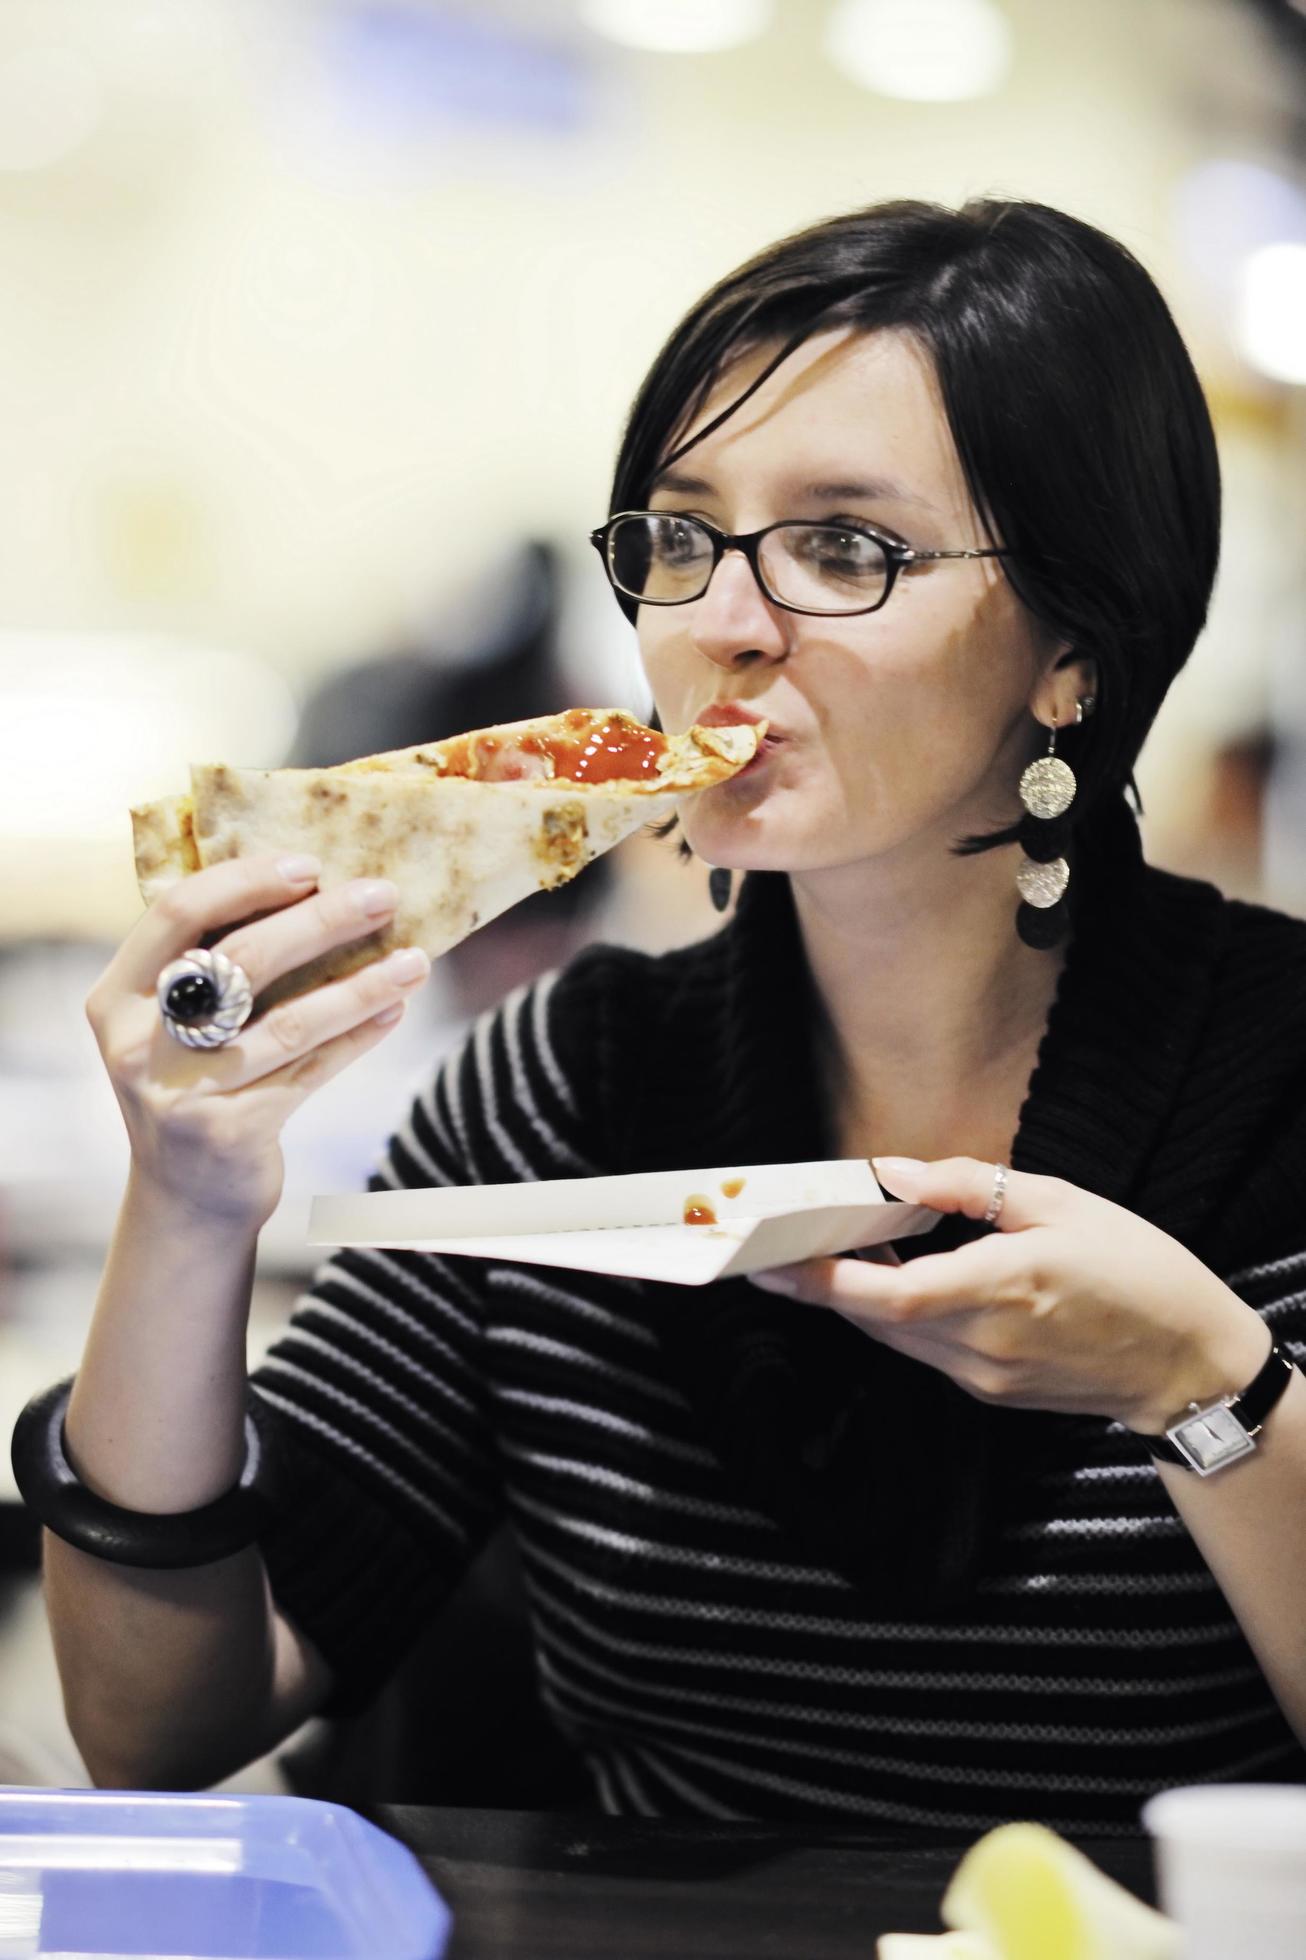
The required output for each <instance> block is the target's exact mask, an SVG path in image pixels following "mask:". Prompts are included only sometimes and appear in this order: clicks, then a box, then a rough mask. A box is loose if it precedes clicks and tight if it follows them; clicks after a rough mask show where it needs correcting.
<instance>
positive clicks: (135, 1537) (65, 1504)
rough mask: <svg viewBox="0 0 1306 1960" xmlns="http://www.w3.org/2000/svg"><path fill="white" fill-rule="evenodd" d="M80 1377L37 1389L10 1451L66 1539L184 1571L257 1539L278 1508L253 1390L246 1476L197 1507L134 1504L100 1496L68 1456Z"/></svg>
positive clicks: (34, 1502) (46, 1517)
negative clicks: (66, 1439) (158, 1508)
mask: <svg viewBox="0 0 1306 1960" xmlns="http://www.w3.org/2000/svg"><path fill="white" fill-rule="evenodd" d="M74 1380H75V1377H74V1376H72V1375H70V1376H69V1377H68V1379H67V1381H63V1382H56V1383H55V1385H54V1387H53V1388H47V1389H44V1390H42V1392H41V1394H39V1395H34V1396H33V1397H32V1400H31V1401H30V1402H29V1403H28V1404H27V1407H26V1408H25V1409H24V1410H23V1412H22V1414H21V1415H20V1416H19V1418H18V1421H17V1423H16V1424H15V1426H14V1439H13V1444H12V1447H11V1450H10V1461H11V1462H12V1464H13V1468H14V1476H15V1478H16V1480H17V1483H18V1488H19V1490H20V1492H21V1493H22V1497H23V1502H24V1503H25V1504H26V1505H27V1507H28V1509H29V1510H30V1511H33V1512H34V1513H35V1514H36V1516H37V1517H38V1518H39V1519H40V1521H41V1523H42V1524H43V1525H46V1526H48V1528H49V1529H50V1530H51V1531H52V1532H54V1534H55V1536H56V1537H57V1538H62V1539H63V1540H64V1541H65V1543H67V1544H69V1545H75V1546H76V1547H77V1549H78V1551H80V1552H89V1553H91V1555H92V1556H93V1557H95V1558H102V1559H108V1560H109V1561H110V1562H111V1563H113V1564H115V1565H135V1566H143V1567H153V1568H156V1569H159V1570H163V1571H177V1570H180V1569H181V1568H182V1567H184V1566H190V1565H212V1564H213V1563H215V1561H216V1560H218V1559H223V1558H229V1557H230V1556H231V1554H232V1553H233V1552H240V1551H244V1549H245V1547H246V1546H247V1545H252V1544H253V1543H254V1541H255V1540H256V1539H257V1537H258V1535H259V1533H260V1531H261V1530H262V1529H263V1528H264V1526H265V1525H266V1524H267V1522H268V1520H269V1518H270V1517H271V1514H272V1506H271V1504H270V1502H269V1499H268V1496H267V1494H266V1490H265V1488H264V1486H265V1485H266V1483H267V1481H268V1467H269V1463H268V1452H267V1449H266V1447H265V1440H264V1438H263V1436H262V1435H261V1434H260V1430H259V1425H258V1421H257V1420H256V1416H255V1411H256V1410H257V1409H258V1408H259V1403H258V1398H257V1396H255V1395H253V1394H251V1396H250V1398H249V1405H248V1408H247V1410H246V1414H245V1467H244V1469H243V1471H242V1472H241V1477H240V1482H239V1483H238V1484H236V1485H234V1486H233V1488H232V1489H231V1490H228V1491H224V1492H223V1494H222V1496H221V1497H215V1498H214V1500H213V1502H212V1503H211V1504H201V1505H200V1506H199V1507H198V1508H197V1509H196V1510H194V1511H163V1512H153V1511H128V1510H124V1508H123V1507H122V1505H120V1504H111V1503H110V1502H109V1500H108V1498H106V1497H97V1496H96V1494H95V1492H94V1491H92V1490H88V1489H87V1488H86V1485H85V1484H84V1483H82V1482H81V1480H80V1479H79V1478H78V1477H77V1476H76V1475H75V1473H74V1471H73V1470H72V1467H71V1466H70V1464H69V1462H68V1459H67V1457H66V1456H65V1455H64V1446H63V1427H64V1418H65V1416H66V1415H67V1413H68V1402H69V1398H70V1397H71V1395H72V1391H73V1382H74Z"/></svg>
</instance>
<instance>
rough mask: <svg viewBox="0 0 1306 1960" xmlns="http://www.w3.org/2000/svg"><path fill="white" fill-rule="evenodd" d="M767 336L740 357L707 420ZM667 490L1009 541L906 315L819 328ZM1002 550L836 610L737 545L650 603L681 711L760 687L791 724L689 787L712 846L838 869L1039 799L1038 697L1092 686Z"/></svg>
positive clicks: (700, 843) (733, 523)
mask: <svg viewBox="0 0 1306 1960" xmlns="http://www.w3.org/2000/svg"><path fill="white" fill-rule="evenodd" d="M767 357H768V350H766V349H762V350H759V351H757V352H756V353H755V354H752V355H750V356H748V357H747V358H746V359H745V360H743V361H741V362H740V363H738V364H737V365H736V366H735V367H733V368H732V369H731V370H730V371H729V373H728V374H727V375H726V376H724V377H723V378H722V380H721V381H720V382H719V383H718V385H717V387H716V389H715V390H714V392H713V395H712V398H711V400H710V401H709V402H708V403H707V404H706V406H705V408H704V409H703V412H702V414H701V416H700V417H699V419H698V421H697V423H695V424H693V425H692V426H691V428H690V429H689V430H688V431H686V433H687V434H692V432H693V428H694V427H702V426H703V425H704V424H705V423H706V422H708V421H710V420H711V418H712V417H713V415H715V414H717V413H718V412H719V411H720V409H722V408H723V407H725V406H726V405H727V404H728V403H729V402H730V401H731V400H733V399H735V398H736V397H737V396H738V395H739V394H740V393H741V391H742V390H743V388H744V387H746V386H747V384H748V382H749V380H750V379H751V378H752V376H753V375H754V374H756V373H757V372H758V370H759V369H760V368H761V367H762V366H764V365H765V362H766V359H767ZM649 504H650V508H652V509H655V510H672V511H680V512H685V513H688V514H692V515H694V516H699V517H704V518H706V519H708V520H709V521H710V522H711V523H713V524H715V525H718V526H719V527H720V528H721V529H722V530H724V531H728V532H732V533H744V532H749V531H755V530H759V529H760V528H761V527H762V526H763V525H766V524H772V523H775V522H777V521H778V520H780V519H781V518H824V519H843V520H845V521H848V520H855V519H860V520H862V521H864V522H867V523H871V524H873V525H875V526H876V527H877V528H878V529H882V530H885V531H889V532H891V533H893V534H894V535H895V536H896V537H898V538H900V539H902V540H903V541H904V542H905V543H907V544H910V545H914V546H916V547H917V548H918V549H935V550H944V549H960V548H964V547H983V546H985V545H987V544H988V543H989V542H990V540H989V539H987V538H986V537H985V536H984V534H983V532H982V529H981V526H980V523H979V519H978V516H977V514H976V512H975V509H974V506H973V504H972V503H971V500H970V495H969V492H968V490H967V488H966V482H965V478H964V476H963V474H962V470H961V465H960V462H959V460H958V457H957V452H956V449H955V447H954V445H953V441H952V435H951V432H950V430H949V428H948V423H947V418H946V416H945V414H944V410H943V405H942V402H941V400H940V398H939V394H938V388H937V384H936V382H935V379H934V374H933V369H932V366H931V364H930V361H929V358H928V356H927V355H925V354H924V353H922V352H921V351H920V349H919V348H918V347H917V345H916V343H915V342H914V341H913V340H912V339H910V338H909V337H908V336H907V335H905V334H902V333H898V332H888V331H885V332H877V333H871V334H865V333H858V332H854V331H851V330H848V329H842V328H841V329H838V330H836V331H833V332H829V333H824V334H821V335H818V336H816V337H814V338H813V339H812V340H810V341H808V342H806V343H805V344H804V345H803V346H802V347H801V348H799V350H798V351H797V352H796V353H795V354H794V355H792V356H791V357H790V359H789V360H787V361H786V362H784V364H783V365H782V367H781V368H780V369H779V370H778V372H777V373H776V374H774V375H772V376H771V378H770V379H769V380H768V381H766V382H765V383H764V384H763V386H762V387H761V388H760V389H759V390H758V392H757V394H756V395H754V396H753V397H752V399H751V400H750V401H748V402H747V403H745V405H744V406H743V407H742V408H741V409H740V410H739V411H738V413H736V414H735V415H733V416H731V417H730V418H729V419H728V420H727V421H726V422H725V423H724V424H723V425H722V427H721V428H720V429H718V430H717V431H716V433H715V434H714V435H712V436H709V437H708V438H707V439H706V440H705V441H704V442H702V443H701V444H699V445H698V446H697V447H696V448H694V449H691V450H690V451H689V453H688V455H686V456H685V457H684V458H683V459H682V461H681V462H680V463H678V464H676V465H675V466H674V468H673V470H672V471H671V472H670V473H669V474H664V476H663V477H662V478H660V479H659V481H658V484H657V486H656V487H655V489H654V490H653V492H652V493H651V495H650V498H649ZM1000 564H1001V561H1000V560H998V559H994V558H981V559H973V560H971V559H960V560H951V561H948V560H945V561H943V562H941V563H934V564H926V565H922V566H919V567H913V568H911V569H908V570H906V571H903V572H902V573H900V574H899V577H898V580H897V583H896V584H895V585H894V587H893V590H892V593H891V595H890V597H889V600H888V603H887V604H886V605H885V606H884V607H882V609H881V610H880V611H878V612H875V613H866V614H861V615H854V616H852V617H848V618H833V619H831V618H820V617H814V616H811V615H802V614H798V613H792V612H785V611H784V610H782V608H780V607H778V606H775V605H772V604H771V603H770V601H769V600H767V599H766V598H764V597H763V595H762V593H761V591H760V590H759V588H758V586H757V584H756V583H755V581H754V579H753V575H752V572H751V571H750V569H749V566H748V563H747V561H746V560H745V558H744V557H743V555H742V554H741V553H738V552H731V553H728V554H727V556H726V557H725V558H723V559H722V560H721V562H720V564H719V565H718V566H717V568H716V571H715V573H714V574H713V577H712V582H711V584H710V585H709V587H708V590H707V591H706V593H705V594H704V595H703V597H702V598H701V599H697V600H694V601H692V602H691V603H690V604H688V605H680V606H665V607H659V606H642V607H641V608H640V613H639V646H640V654H641V657H642V659H643V662H644V667H645V671H646V672H647V675H648V679H649V683H650V686H651V687H652V690H653V696H654V699H655V701H656V703H657V707H658V712H659V714H660V716H661V719H662V723H663V726H664V727H665V728H666V729H667V730H668V732H670V733H679V732H680V731H681V730H683V729H685V728H688V727H689V726H690V724H691V723H693V722H694V721H696V720H698V719H700V717H701V716H702V715H703V713H704V711H705V710H711V709H714V708H717V709H719V708H721V706H722V705H723V704H740V705H741V706H743V707H745V708H746V709H747V710H749V711H750V713H751V714H752V715H762V716H765V717H766V719H767V720H768V721H769V723H770V725H771V731H772V734H773V735H774V736H775V737H776V739H775V740H774V742H772V741H771V740H768V742H767V743H766V745H765V748H764V752H763V755H762V757H761V759H760V760H759V761H758V762H756V763H754V764H753V765H752V766H751V767H750V768H749V770H748V771H747V772H746V774H744V775H743V776H741V777H739V778H737V779H735V780H734V781H732V782H729V783H724V784H721V785H719V786H718V787H717V788H715V789H711V790H708V791H706V792H704V793H703V794H701V795H698V796H694V797H689V798H686V800H685V802H684V804H683V805H682V807H681V823H682V825H683V827H684V831H685V834H686V836H687V838H688V840H689V843H690V844H691V845H692V846H693V849H694V850H695V851H696V852H697V853H698V855H699V856H700V857H702V858H704V859H705V860H706V861H707V862H708V863H710V864H723V865H733V866H737V867H740V868H743V869H751V870H756V869H771V870H783V871H809V870H819V869H823V868H827V867H832V866H836V865H845V864H850V863H854V862H857V861H860V860H866V859H873V858H882V857H884V856H886V855H887V854H889V853H893V852H899V851H901V850H903V849H904V848H905V847H908V846H912V847H916V846H923V847H928V846H929V845H930V844H931V842H932V843H933V844H935V845H937V848H938V850H939V851H940V852H948V851H950V850H951V847H952V846H953V844H954V843H955V842H956V840H957V838H958V837H960V836H965V835H970V834H973V833H975V832H977V831H979V832H982V831H985V830H989V829H992V828H994V827H995V826H997V825H999V824H1002V823H1009V822H1011V821H1012V820H1013V818H1014V817H1016V816H1018V815H1019V813H1020V812H1019V805H1018V803H1017V798H1016V785H1017V782H1018V780H1019V776H1020V772H1021V769H1022V768H1023V767H1024V765H1025V763H1026V762H1027V761H1028V760H1029V758H1030V754H1031V751H1032V744H1031V741H1030V735H1031V725H1030V711H1031V707H1032V706H1033V705H1034V704H1035V703H1036V702H1037V703H1038V704H1039V705H1040V708H1041V712H1042V716H1043V718H1044V719H1045V720H1049V719H1050V718H1051V715H1052V713H1053V712H1055V711H1056V703H1057V701H1058V700H1061V699H1062V698H1063V696H1064V695H1065V693H1066V692H1067V691H1068V699H1069V701H1071V702H1073V686H1072V684H1071V682H1070V681H1069V678H1068V677H1066V678H1062V677H1058V680H1057V681H1052V680H1051V679H1050V675H1051V672H1052V668H1053V665H1054V663H1055V659H1056V656H1057V654H1058V652H1059V651H1062V652H1063V651H1064V649H1063V648H1061V649H1059V648H1058V647H1057V646H1056V645H1055V643H1053V642H1052V641H1051V639H1050V637H1049V636H1048V635H1047V634H1046V632H1045V630H1044V629H1043V628H1042V627H1040V626H1039V624H1038V623H1037V622H1036V621H1035V620H1034V619H1033V618H1032V617H1031V616H1030V615H1029V613H1028V612H1027V611H1026V610H1025V608H1024V607H1023V606H1022V605H1021V603H1020V601H1019V600H1018V599H1017V597H1016V595H1015V593H1014V592H1013V591H1012V589H1011V587H1010V585H1009V584H1008V583H1007V581H1006V579H1005V578H1004V576H1003V574H1002V571H1001V569H1000ZM1058 687H1060V688H1061V689H1062V694H1058V693H1057V692H1056V690H1057V688H1058ZM1071 712H1072V713H1073V708H1072V710H1071ZM1058 718H1059V719H1066V718H1068V717H1067V716H1065V715H1063V714H1059V715H1058ZM708 719H709V720H711V719H712V715H711V713H709V714H708Z"/></svg>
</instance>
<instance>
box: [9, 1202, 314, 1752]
mask: <svg viewBox="0 0 1306 1960" xmlns="http://www.w3.org/2000/svg"><path fill="white" fill-rule="evenodd" d="M254 1242H255V1234H254V1233H253V1232H252V1230H248V1229H244V1228H242V1227H237V1226H230V1225H226V1226H224V1225H222V1224H221V1223H215V1222H213V1221H206V1220H203V1219H196V1218H194V1217H193V1216H188V1215H187V1214H186V1213H185V1212H184V1211H183V1210H182V1209H181V1208H180V1207H178V1206H177V1205H176V1204H175V1203H174V1202H172V1201H170V1200H168V1199H167V1198H166V1197H164V1196H163V1195H161V1194H159V1193H158V1192H156V1191H154V1190H153V1189H152V1188H151V1187H150V1186H149V1185H148V1183H146V1182H145V1181H144V1180H142V1179H141V1178H140V1177H139V1176H134V1177H133V1180H132V1183H131V1184H130V1186H129V1188H128V1192H127V1195H126V1198H125V1200H124V1204H123V1208H122V1212H121V1214H120V1217H119V1221H118V1227H117V1231H116V1233H115V1236H114V1241H113V1246H112V1249H111V1252H110V1256H109V1260H108V1264H107V1266H106V1269H105V1275H104V1280H103V1284H102V1286H101V1290H100V1295H99V1299H98V1301H97V1304H96V1310H95V1316H94V1319H93V1322H92V1327H91V1332H90V1336H89V1339H88V1341H87V1345H86V1351H85V1356H84V1358H83V1361H82V1365H81V1368H80V1369H79V1371H78V1377H77V1384H76V1388H75V1391H74V1394H73V1398H72V1402H71V1405H70V1407H69V1412H68V1419H67V1424H66V1437H65V1442H66V1450H67V1454H68V1458H69V1461H70V1462H71V1464H72V1466H73V1468H74V1469H75V1470H76V1471H77V1473H78V1475H79V1476H80V1477H81V1479H82V1480H83V1482H84V1483H86V1484H87V1485H88V1486H89V1487H90V1488H91V1489H93V1490H95V1491H96V1492H98V1493H99V1494H100V1495H101V1496H104V1497H107V1498H109V1499H110V1500H111V1501H112V1502H114V1503H116V1504H121V1505H124V1506H126V1507H127V1508H128V1509H130V1510H137V1511H154V1512H163V1511H187V1510H190V1509H192V1508H193V1507H195V1506H197V1505H201V1504H205V1503H207V1502H209V1501H210V1500H211V1499H212V1498H214V1497H217V1496H219V1495H220V1494H221V1493H222V1492H223V1491H224V1490H227V1489H228V1488H230V1486H231V1485H232V1484H233V1483H235V1482H236V1480H237V1479H238V1477H239V1475H240V1470H241V1465H242V1461H243V1456H244V1408H245V1395H246V1380H245V1330H246V1323H247V1319H248V1311H249V1298H250V1288H251V1282H252V1274H253V1260H254ZM45 1571H46V1594H47V1600H48V1606H49V1613H50V1622H51V1628H52V1632H53V1635H54V1643H55V1651H56V1655H57V1658H58V1662H59V1671H60V1675H61V1678H62V1681H63V1686H64V1697H65V1703H66V1706H67V1710H68V1717H69V1722H70V1726H71V1728H72V1731H73V1735H74V1738H75V1739H76V1741H77V1744H78V1746H79V1748H80V1749H81V1751H82V1753H83V1755H84V1757H85V1759H86V1762H87V1766H88V1768H89V1769H90V1770H91V1773H92V1775H94V1776H95V1777H96V1779H97V1781H102V1782H112V1783H118V1784H136V1785H149V1784H156V1783H164V1784H168V1783H176V1784H184V1783H192V1784H194V1783H201V1782H208V1781H212V1780H215V1779H216V1778H217V1777H219V1776H221V1775H223V1774H225V1773H226V1772H227V1771H228V1770H230V1769H232V1768H235V1767H236V1766H237V1764H238V1763H239V1762H240V1761H242V1760H245V1759H247V1758H248V1757H249V1756H252V1755H254V1754H256V1753H258V1751H259V1749H260V1748H261V1747H263V1746H264V1743H265V1738H266V1733H267V1730H268V1728H269V1726H270V1706H271V1702H272V1699H273V1689H274V1674H275V1651H274V1650H275V1642H276V1634H275V1628H274V1620H273V1615H272V1610H271V1605H270V1600H269V1597H268V1591H267V1585H266V1580H265V1577H264V1573H263V1567H262V1561H261V1560H260V1558H259V1556H258V1553H257V1551H255V1550H254V1549H252V1548H251V1549H250V1550H248V1551H245V1552H242V1553H238V1554H236V1555H235V1556H234V1557H231V1558H228V1559H224V1560H222V1561H221V1562H220V1563H218V1564H216V1565H212V1566H200V1567H195V1568H192V1569H188V1570H185V1571H180V1572H154V1571H149V1572H146V1571H139V1570H136V1569H134V1568H131V1567H127V1566H122V1565H117V1564H113V1563H110V1562H109V1561H107V1560H101V1559H97V1558H93V1557H90V1556H88V1555H86V1554H84V1553H82V1552H78V1551H76V1550H74V1549H73V1548H72V1547H70V1546H68V1545H65V1544H63V1543H62V1542H60V1541H59V1540H58V1539H55V1538H53V1537H52V1536H50V1535H49V1534H47V1539H46V1563H45Z"/></svg>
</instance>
